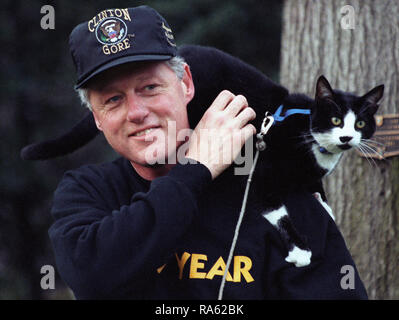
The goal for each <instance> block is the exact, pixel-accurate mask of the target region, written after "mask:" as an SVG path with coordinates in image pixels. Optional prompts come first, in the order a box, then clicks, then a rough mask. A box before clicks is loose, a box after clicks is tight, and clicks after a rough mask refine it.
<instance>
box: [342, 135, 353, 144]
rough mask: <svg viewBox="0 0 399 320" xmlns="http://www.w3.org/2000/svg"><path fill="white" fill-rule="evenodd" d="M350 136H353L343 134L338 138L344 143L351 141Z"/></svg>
mask: <svg viewBox="0 0 399 320" xmlns="http://www.w3.org/2000/svg"><path fill="white" fill-rule="evenodd" d="M352 138H353V137H348V136H344V137H339V140H341V142H343V143H345V142H349V141H351V140H352Z"/></svg>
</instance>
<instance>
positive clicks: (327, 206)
mask: <svg viewBox="0 0 399 320" xmlns="http://www.w3.org/2000/svg"><path fill="white" fill-rule="evenodd" d="M313 196H314V197H315V198H316V199H317V200H319V202H320V204H321V205H322V206H323V207H324V209H325V210H326V211H327V213H328V214H329V215H330V217H331V218H332V219H333V220H334V221H335V217H334V214H333V211H332V209H331V207H330V206H329V205H328V204H327V202H324V201H323V199H322V198H321V194H320V193H318V192H316V193H313Z"/></svg>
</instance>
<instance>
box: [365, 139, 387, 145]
mask: <svg viewBox="0 0 399 320" xmlns="http://www.w3.org/2000/svg"><path fill="white" fill-rule="evenodd" d="M361 141H362V142H364V143H367V144H369V145H370V144H371V145H378V146H381V147H385V144H384V143H381V142H379V141H376V140H372V139H361Z"/></svg>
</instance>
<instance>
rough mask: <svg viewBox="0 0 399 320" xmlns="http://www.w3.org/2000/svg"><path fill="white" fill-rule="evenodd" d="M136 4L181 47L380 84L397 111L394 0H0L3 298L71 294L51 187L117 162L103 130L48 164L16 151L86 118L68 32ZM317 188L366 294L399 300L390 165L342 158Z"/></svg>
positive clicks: (307, 77) (278, 74)
mask: <svg viewBox="0 0 399 320" xmlns="http://www.w3.org/2000/svg"><path fill="white" fill-rule="evenodd" d="M142 4H147V5H149V6H152V7H153V8H155V9H156V10H158V11H159V12H160V13H161V14H162V15H163V16H164V17H165V18H166V20H167V21H168V23H169V25H170V26H171V27H172V29H173V31H174V35H175V39H176V40H177V44H178V45H182V44H200V45H207V46H214V47H217V48H219V49H222V50H224V51H226V52H228V53H230V54H232V55H235V56H238V57H239V58H241V59H242V60H244V61H246V62H247V63H249V64H252V65H254V66H255V67H257V68H258V69H259V70H260V71H262V72H263V73H265V74H266V75H267V76H269V77H270V78H271V79H272V80H274V81H276V82H279V83H281V84H283V85H284V86H286V87H287V88H288V89H289V90H290V91H291V92H292V91H294V92H295V91H296V92H302V93H307V94H309V95H310V96H312V95H313V94H314V85H315V81H316V79H317V77H318V76H319V75H320V74H324V75H325V76H326V77H327V79H329V81H330V83H331V84H332V86H333V87H334V88H340V89H342V90H347V91H354V92H357V93H358V94H364V93H365V92H367V91H368V90H370V89H371V88H373V87H374V86H376V85H379V84H381V83H384V84H385V92H384V98H383V101H382V103H381V107H380V109H379V111H378V114H380V115H384V114H396V115H398V114H399V108H398V105H399V60H398V57H399V0H378V1H374V0H362V1H360V0H317V1H316V0H285V1H276V0H273V1H263V0H223V1H215V0H168V1H165V0H152V1H133V0H132V1H118V0H113V1H110V0H108V1H105V0H96V1H84V2H83V1H76V0H73V1H61V0H59V1H50V0H43V1H39V0H30V1H22V0H3V1H2V10H1V11H0V41H1V47H0V50H1V73H0V81H1V82H0V83H1V85H0V88H1V91H0V92H1V100H0V101H1V103H0V137H1V138H0V161H1V166H0V299H73V295H72V294H71V292H70V291H69V290H68V288H67V287H66V286H65V284H64V283H63V282H62V280H61V279H60V278H59V275H58V274H57V268H56V266H55V261H54V256H53V253H52V249H51V244H50V242H49V238H48V234H47V230H48V228H49V226H50V224H51V223H52V218H51V216H50V208H51V201H52V197H53V192H54V190H55V188H56V187H57V185H58V183H59V181H60V179H61V177H62V175H63V173H64V172H65V171H66V170H69V169H74V168H77V167H80V166H81V165H83V164H87V163H101V162H104V161H109V160H112V159H114V158H115V157H116V156H117V155H116V154H115V153H114V152H113V151H112V150H111V149H110V147H108V146H107V143H106V142H105V139H104V138H103V137H102V135H99V136H98V137H97V138H95V139H94V140H93V141H91V142H90V143H89V144H88V145H87V146H85V147H84V148H81V149H80V150H77V151H76V152H74V153H72V154H70V155H67V156H64V157H60V158H57V159H53V160H49V161H36V162H29V161H22V160H21V159H20V156H19V153H20V150H21V148H22V147H24V146H25V145H27V144H30V143H34V142H39V141H43V140H47V139H50V138H52V137H55V136H58V135H60V134H62V133H64V132H65V131H67V130H68V129H70V128H71V127H72V126H73V125H74V124H76V123H77V122H78V121H79V120H80V119H81V118H82V117H83V115H84V113H85V111H86V110H85V108H84V107H82V106H81V105H80V101H79V99H78V97H77V95H76V94H75V92H74V90H73V85H74V83H75V80H76V78H75V70H74V66H73V64H72V59H71V57H70V54H69V48H68V38H69V34H70V32H71V31H72V29H73V28H74V27H75V26H76V25H77V24H79V23H81V22H83V21H87V20H89V19H91V18H92V17H93V16H95V15H96V14H97V13H98V12H100V11H101V10H104V9H108V8H126V7H134V6H138V5H142ZM44 5H51V6H53V8H54V10H55V30H43V29H42V28H41V26H40V21H41V19H42V17H43V14H41V13H40V9H41V7H42V6H44ZM348 5H349V7H348ZM345 8H346V9H345ZM343 9H344V10H343ZM351 14H353V16H352V18H351V16H350V15H351ZM398 136H399V130H398V132H397V133H395V134H393V136H392V137H393V138H397V137H398ZM325 188H326V192H327V197H328V199H329V204H330V206H331V207H332V209H333V211H334V213H335V215H336V218H337V219H336V222H337V224H338V226H339V228H340V230H341V232H342V234H343V236H344V238H345V241H346V243H347V245H348V248H349V250H350V252H351V254H352V256H353V258H354V260H355V262H356V264H357V267H358V270H359V273H360V276H361V278H362V280H363V281H364V283H365V286H366V289H367V291H368V294H369V297H370V298H371V299H399V268H398V262H399V241H398V238H399V237H398V232H399V158H398V157H392V158H389V159H384V160H374V161H367V160H366V159H365V158H361V157H360V156H359V155H358V154H357V153H356V152H354V151H352V152H348V155H346V156H345V157H344V159H343V160H342V162H341V163H340V165H339V166H338V168H337V169H336V170H335V172H334V173H333V174H332V175H330V176H329V177H328V178H327V179H326V181H325ZM44 265H50V266H54V268H55V277H56V278H55V289H49V290H43V289H42V288H41V286H40V282H41V280H42V277H43V276H44V275H43V274H41V273H40V270H41V268H42V266H44ZM337 272H340V271H339V270H337Z"/></svg>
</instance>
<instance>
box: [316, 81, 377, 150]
mask: <svg viewBox="0 0 399 320" xmlns="http://www.w3.org/2000/svg"><path fill="white" fill-rule="evenodd" d="M383 93H384V85H380V86H377V87H375V88H373V89H372V90H370V91H369V92H367V93H366V94H365V95H363V96H356V95H354V94H352V93H346V92H342V91H339V90H333V89H332V88H331V86H330V84H329V82H328V81H327V79H326V78H325V77H324V76H320V77H319V79H318V80H317V84H316V96H315V103H314V105H313V107H312V117H311V133H312V136H313V138H314V139H315V141H316V143H317V144H318V145H319V147H320V150H323V151H324V152H325V153H333V154H337V153H341V152H343V151H345V150H348V149H351V148H352V147H354V148H357V147H359V145H360V144H361V142H362V139H369V138H371V136H372V135H373V134H374V132H375V129H376V124H375V120H374V114H375V113H376V112H377V110H378V107H379V105H378V104H377V103H378V101H379V100H380V99H381V98H382V95H383ZM363 141H364V140H363Z"/></svg>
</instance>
